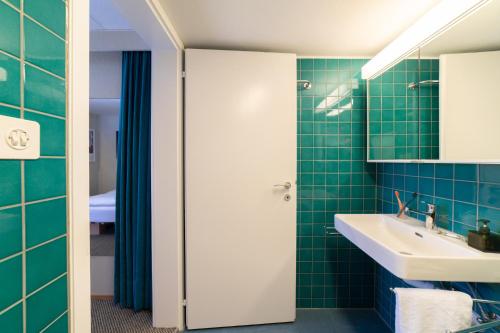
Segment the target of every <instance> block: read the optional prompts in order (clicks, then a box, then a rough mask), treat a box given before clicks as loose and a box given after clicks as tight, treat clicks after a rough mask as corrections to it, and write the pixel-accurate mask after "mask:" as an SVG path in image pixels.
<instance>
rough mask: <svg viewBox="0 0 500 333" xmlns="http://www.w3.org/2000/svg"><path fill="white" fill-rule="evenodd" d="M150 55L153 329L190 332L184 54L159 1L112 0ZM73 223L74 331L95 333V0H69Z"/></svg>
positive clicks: (70, 285) (71, 243)
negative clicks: (91, 178)
mask: <svg viewBox="0 0 500 333" xmlns="http://www.w3.org/2000/svg"><path fill="white" fill-rule="evenodd" d="M113 2H114V3H115V4H116V5H117V7H118V8H119V10H120V12H121V14H122V15H123V16H124V17H125V18H126V19H127V21H128V22H129V24H130V25H131V26H132V27H133V29H134V30H135V31H136V32H137V33H138V34H139V35H140V36H141V37H142V39H143V40H144V41H145V42H146V43H147V44H148V46H150V48H151V52H152V93H151V118H152V119H151V122H152V127H151V132H152V134H151V136H152V138H151V140H152V141H151V159H152V160H151V162H152V170H151V178H152V180H151V181H152V189H151V191H152V193H151V195H152V253H153V309H154V310H153V325H154V326H156V327H177V328H179V329H181V330H182V329H183V328H184V311H183V304H182V303H183V298H184V291H183V289H184V282H183V280H184V276H183V246H184V245H183V238H184V236H183V202H182V196H183V179H182V176H183V169H182V167H183V166H182V158H183V156H182V127H183V123H182V55H183V48H184V46H183V44H182V42H181V41H180V39H179V38H178V36H177V34H176V32H175V30H174V29H173V26H172V24H171V23H170V21H169V19H168V17H167V16H166V15H165V13H164V12H163V11H162V9H161V6H160V5H159V2H158V0H113ZM68 6H69V9H68V13H69V15H68V17H69V33H68V36H69V47H68V50H69V52H68V70H69V75H68V113H67V121H68V139H67V140H68V201H69V204H68V207H69V209H68V219H69V234H70V242H69V277H70V282H69V293H70V297H69V298H70V302H69V304H70V328H71V332H73V333H88V332H90V249H89V248H90V245H89V217H88V216H89V211H88V196H89V183H88V175H89V164H88V128H89V126H88V122H89V119H88V117H89V112H88V106H89V92H88V85H89V23H88V22H89V0H78V1H76V0H72V1H69V2H68Z"/></svg>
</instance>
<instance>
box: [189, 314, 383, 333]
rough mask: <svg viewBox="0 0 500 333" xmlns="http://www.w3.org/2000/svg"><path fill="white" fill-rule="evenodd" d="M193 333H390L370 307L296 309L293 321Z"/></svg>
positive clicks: (194, 331)
mask: <svg viewBox="0 0 500 333" xmlns="http://www.w3.org/2000/svg"><path fill="white" fill-rule="evenodd" d="M188 332H193V333H202V332H205V333H250V332H252V333H285V332H286V333H313V332H314V333H335V332H339V333H368V332H370V333H390V332H391V331H390V330H389V328H388V327H387V326H386V325H385V324H384V323H383V322H382V320H381V319H380V318H379V316H378V315H377V314H376V313H375V311H374V310H371V309H311V310H309V309H299V310H297V319H296V321H295V322H294V323H287V324H273V325H258V326H246V327H229V328H215V329H205V330H191V331H188Z"/></svg>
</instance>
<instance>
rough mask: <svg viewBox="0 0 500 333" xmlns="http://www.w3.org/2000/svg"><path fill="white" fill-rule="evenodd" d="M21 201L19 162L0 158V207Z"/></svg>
mask: <svg viewBox="0 0 500 333" xmlns="http://www.w3.org/2000/svg"><path fill="white" fill-rule="evenodd" d="M20 202H21V162H20V161H16V160H0V207H2V206H7V205H14V204H18V203H20Z"/></svg>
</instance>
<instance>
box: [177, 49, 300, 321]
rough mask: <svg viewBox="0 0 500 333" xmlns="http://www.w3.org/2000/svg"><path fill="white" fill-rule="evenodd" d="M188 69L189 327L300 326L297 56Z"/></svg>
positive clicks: (209, 59)
mask: <svg viewBox="0 0 500 333" xmlns="http://www.w3.org/2000/svg"><path fill="white" fill-rule="evenodd" d="M185 62H186V86H185V96H186V108H185V110H186V111H185V112H186V118H185V129H186V132H185V138H186V141H185V145H186V155H185V163H186V164H185V170H186V174H185V177H186V193H185V198H186V293H187V295H186V300H187V319H186V320H187V327H188V328H189V329H195V328H209V327H224V326H239V325H252V324H264V323H277V322H289V321H293V320H294V319H295V242H296V240H295V237H296V224H295V219H296V213H295V209H296V198H295V194H296V189H295V178H296V94H297V92H296V65H295V63H296V58H295V55H293V54H278V53H262V52H240V51H216V50H186V56H185ZM287 182H288V183H290V184H291V187H290V188H288V189H287V188H285V187H283V186H275V185H280V184H285V183H287ZM287 195H289V196H290V199H289V200H288V201H287V198H286V196H287Z"/></svg>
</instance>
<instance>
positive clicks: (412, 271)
mask: <svg viewBox="0 0 500 333" xmlns="http://www.w3.org/2000/svg"><path fill="white" fill-rule="evenodd" d="M335 228H336V229H337V231H338V232H340V233H341V234H342V235H343V236H345V237H346V238H347V239H349V240H350V241H351V242H352V243H354V244H355V245H356V246H358V247H359V248H360V249H361V250H363V251H364V252H365V253H366V254H368V255H369V256H370V257H372V258H373V259H374V260H375V261H377V262H378V263H379V264H380V265H382V266H383V267H385V268H386V269H387V270H389V271H390V272H391V273H392V274H394V275H396V276H398V277H400V278H402V279H409V280H427V281H464V282H494V283H498V282H500V254H496V253H485V252H481V251H478V250H476V249H474V248H471V247H469V246H468V245H467V243H465V242H464V241H462V240H458V239H453V238H450V237H446V236H443V235H439V234H437V232H436V231H431V230H426V229H425V227H424V224H423V222H421V221H418V220H416V219H413V218H405V219H400V218H397V217H396V216H395V215H384V214H337V215H335Z"/></svg>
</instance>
